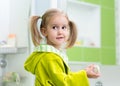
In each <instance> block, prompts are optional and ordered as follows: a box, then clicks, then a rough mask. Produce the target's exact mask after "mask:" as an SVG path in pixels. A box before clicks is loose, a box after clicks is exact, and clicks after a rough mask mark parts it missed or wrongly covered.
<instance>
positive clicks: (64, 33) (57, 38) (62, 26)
mask: <svg viewBox="0 0 120 86" xmlns="http://www.w3.org/2000/svg"><path fill="white" fill-rule="evenodd" d="M69 32H70V31H69V25H68V20H67V18H66V17H65V16H64V15H56V16H53V17H52V18H51V19H50V21H49V24H48V26H47V31H46V38H47V42H48V44H50V45H53V46H54V47H56V48H58V49H59V48H60V47H61V46H62V45H63V44H64V43H65V42H66V41H67V40H68V38H69Z"/></svg>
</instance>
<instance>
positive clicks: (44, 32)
mask: <svg viewBox="0 0 120 86" xmlns="http://www.w3.org/2000/svg"><path fill="white" fill-rule="evenodd" d="M40 30H41V33H42V35H43V36H47V33H46V29H45V28H41V29H40Z"/></svg>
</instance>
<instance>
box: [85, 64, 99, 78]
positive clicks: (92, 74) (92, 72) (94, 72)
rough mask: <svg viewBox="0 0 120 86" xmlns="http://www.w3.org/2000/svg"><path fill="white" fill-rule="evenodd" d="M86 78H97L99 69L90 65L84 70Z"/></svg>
mask: <svg viewBox="0 0 120 86" xmlns="http://www.w3.org/2000/svg"><path fill="white" fill-rule="evenodd" d="M85 70H86V73H87V76H88V78H98V77H99V76H100V70H99V67H98V66H96V65H94V64H92V65H89V66H88V67H86V68H85Z"/></svg>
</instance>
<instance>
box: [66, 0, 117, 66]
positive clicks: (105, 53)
mask: <svg viewBox="0 0 120 86" xmlns="http://www.w3.org/2000/svg"><path fill="white" fill-rule="evenodd" d="M80 1H83V2H87V3H92V4H98V5H100V6H101V48H86V47H73V48H71V49H68V50H67V54H68V57H69V60H70V61H81V62H82V61H86V62H101V63H102V64H104V65H115V64H116V38H115V37H116V34H115V6H114V0H80Z"/></svg>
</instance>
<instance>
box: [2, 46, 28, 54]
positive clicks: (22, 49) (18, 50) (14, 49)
mask: <svg viewBox="0 0 120 86" xmlns="http://www.w3.org/2000/svg"><path fill="white" fill-rule="evenodd" d="M26 50H27V47H0V54H16V53H24V52H25V51H26Z"/></svg>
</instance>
